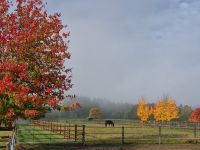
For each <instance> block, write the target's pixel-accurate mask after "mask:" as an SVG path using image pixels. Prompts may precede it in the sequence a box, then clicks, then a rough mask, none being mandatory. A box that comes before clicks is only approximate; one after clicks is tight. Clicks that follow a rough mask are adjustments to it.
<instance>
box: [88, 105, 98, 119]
mask: <svg viewBox="0 0 200 150" xmlns="http://www.w3.org/2000/svg"><path fill="white" fill-rule="evenodd" d="M89 117H92V118H95V119H100V118H101V111H100V109H99V108H97V107H93V108H91V109H90V112H89Z"/></svg>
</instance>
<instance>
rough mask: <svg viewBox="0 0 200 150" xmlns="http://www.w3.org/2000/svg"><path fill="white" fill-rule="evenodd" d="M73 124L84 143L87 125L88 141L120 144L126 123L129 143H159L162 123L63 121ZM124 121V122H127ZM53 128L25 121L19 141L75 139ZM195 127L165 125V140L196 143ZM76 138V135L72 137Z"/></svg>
mask: <svg viewBox="0 0 200 150" xmlns="http://www.w3.org/2000/svg"><path fill="white" fill-rule="evenodd" d="M61 122H62V123H65V124H67V125H69V124H70V125H71V128H70V129H71V134H72V135H71V136H72V137H73V136H74V126H73V125H74V124H77V125H78V126H80V127H78V130H79V132H78V134H77V141H78V142H79V143H81V140H82V131H81V130H82V127H81V125H83V124H84V125H85V126H86V127H85V141H86V144H88V145H101V144H104V145H105V144H120V143H121V142H122V126H123V127H124V142H125V143H136V144H138V143H159V136H158V135H159V128H158V127H142V126H141V125H140V124H137V125H136V124H132V123H133V122H131V121H130V122H122V121H118V122H117V121H115V127H105V126H104V124H103V122H102V121H85V120H68V121H67V122H66V121H61ZM123 123H124V124H123ZM56 134H57V133H52V132H50V131H43V130H42V129H41V128H39V127H33V126H26V125H21V126H19V128H18V131H17V135H18V141H19V143H20V142H21V143H22V142H24V143H58V142H59V143H69V142H72V140H70V141H69V140H67V139H63V136H61V135H58V134H57V135H56ZM194 136H195V135H194V130H193V129H192V128H191V129H185V128H180V129H178V128H161V142H162V143H175V144H178V143H193V142H194V141H193V140H192V138H194ZM196 137H197V138H200V130H199V129H198V130H197V132H196ZM72 139H73V138H72Z"/></svg>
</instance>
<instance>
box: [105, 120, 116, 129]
mask: <svg viewBox="0 0 200 150" xmlns="http://www.w3.org/2000/svg"><path fill="white" fill-rule="evenodd" d="M107 125H109V126H112V127H114V126H115V125H114V122H113V121H112V120H105V127H107Z"/></svg>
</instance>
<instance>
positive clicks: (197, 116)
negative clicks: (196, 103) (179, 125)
mask: <svg viewBox="0 0 200 150" xmlns="http://www.w3.org/2000/svg"><path fill="white" fill-rule="evenodd" d="M189 121H191V122H200V108H196V109H195V110H194V111H193V112H192V113H191V114H190V117H189Z"/></svg>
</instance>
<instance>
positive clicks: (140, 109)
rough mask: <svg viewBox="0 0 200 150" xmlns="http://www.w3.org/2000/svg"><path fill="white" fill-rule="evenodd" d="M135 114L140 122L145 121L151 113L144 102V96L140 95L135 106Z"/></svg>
mask: <svg viewBox="0 0 200 150" xmlns="http://www.w3.org/2000/svg"><path fill="white" fill-rule="evenodd" d="M137 115H138V117H140V120H141V122H142V123H144V122H146V121H147V120H148V118H149V116H150V115H151V111H150V109H149V106H148V105H147V104H146V101H145V98H144V97H142V98H141V100H140V101H139V103H138V106H137Z"/></svg>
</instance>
